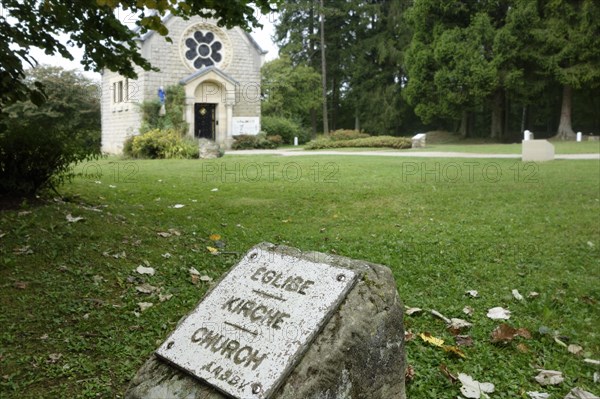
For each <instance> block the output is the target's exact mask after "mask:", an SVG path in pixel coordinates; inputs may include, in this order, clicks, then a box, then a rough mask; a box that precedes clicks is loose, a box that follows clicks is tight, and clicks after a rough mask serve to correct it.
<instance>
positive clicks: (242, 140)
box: [231, 132, 281, 150]
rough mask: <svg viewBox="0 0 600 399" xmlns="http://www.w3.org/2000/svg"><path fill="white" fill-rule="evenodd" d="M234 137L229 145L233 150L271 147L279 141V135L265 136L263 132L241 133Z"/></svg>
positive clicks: (275, 146)
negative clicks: (254, 133) (253, 133)
mask: <svg viewBox="0 0 600 399" xmlns="http://www.w3.org/2000/svg"><path fill="white" fill-rule="evenodd" d="M234 139H235V141H234V142H233V144H232V146H231V148H233V149H234V150H249V149H273V148H277V147H278V146H279V144H280V143H281V136H267V135H266V134H265V133H264V132H261V133H259V134H257V135H256V136H253V135H249V134H241V135H239V136H234Z"/></svg>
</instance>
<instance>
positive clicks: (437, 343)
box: [419, 332, 444, 348]
mask: <svg viewBox="0 0 600 399" xmlns="http://www.w3.org/2000/svg"><path fill="white" fill-rule="evenodd" d="M419 336H420V337H421V339H422V340H423V341H425V342H427V343H428V344H431V345H434V346H438V347H440V348H441V347H442V346H444V340H443V339H440V338H436V337H434V336H433V335H431V334H429V333H428V332H425V333H421V334H419Z"/></svg>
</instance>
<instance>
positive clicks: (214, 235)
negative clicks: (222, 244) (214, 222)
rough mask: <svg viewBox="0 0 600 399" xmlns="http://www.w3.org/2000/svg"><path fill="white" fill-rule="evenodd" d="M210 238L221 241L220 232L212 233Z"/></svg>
mask: <svg viewBox="0 0 600 399" xmlns="http://www.w3.org/2000/svg"><path fill="white" fill-rule="evenodd" d="M208 238H209V239H210V240H211V241H219V240H220V239H221V236H220V235H219V234H211V235H210V236H209V237H208Z"/></svg>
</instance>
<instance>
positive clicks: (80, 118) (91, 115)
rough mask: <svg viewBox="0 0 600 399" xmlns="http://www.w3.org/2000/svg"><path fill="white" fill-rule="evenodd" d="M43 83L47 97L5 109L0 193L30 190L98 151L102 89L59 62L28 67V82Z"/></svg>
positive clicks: (63, 176)
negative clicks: (58, 64)
mask: <svg viewBox="0 0 600 399" xmlns="http://www.w3.org/2000/svg"><path fill="white" fill-rule="evenodd" d="M35 83H40V84H43V85H44V87H45V91H46V93H47V99H46V101H45V102H44V103H43V104H42V105H40V106H37V105H35V104H33V103H32V102H30V101H21V102H16V103H14V104H12V105H10V106H9V107H7V108H6V109H5V118H4V123H5V125H6V127H7V129H6V130H5V131H4V132H1V133H0V195H4V194H8V195H12V196H14V195H23V196H30V195H33V194H35V193H36V192H37V191H38V190H40V189H41V188H44V187H50V188H53V189H54V190H56V187H57V186H58V185H59V184H61V183H62V182H64V181H65V180H68V179H69V178H71V177H72V176H73V173H72V166H73V163H76V162H79V161H83V160H86V159H92V158H94V157H97V156H99V155H100V93H99V90H98V86H97V85H96V84H95V83H94V82H93V81H91V80H89V79H87V78H85V77H84V76H82V75H81V74H79V73H77V72H74V71H65V70H63V69H62V68H59V67H37V68H34V69H31V70H29V71H27V78H26V80H25V82H24V84H27V85H29V86H32V85H34V84H35Z"/></svg>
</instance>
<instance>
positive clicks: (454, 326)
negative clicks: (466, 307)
mask: <svg viewBox="0 0 600 399" xmlns="http://www.w3.org/2000/svg"><path fill="white" fill-rule="evenodd" d="M471 327H473V324H471V323H469V322H468V321H466V320H463V319H455V318H452V319H450V323H449V324H448V330H450V332H452V334H454V335H457V334H459V333H460V330H463V329H465V328H471Z"/></svg>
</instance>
